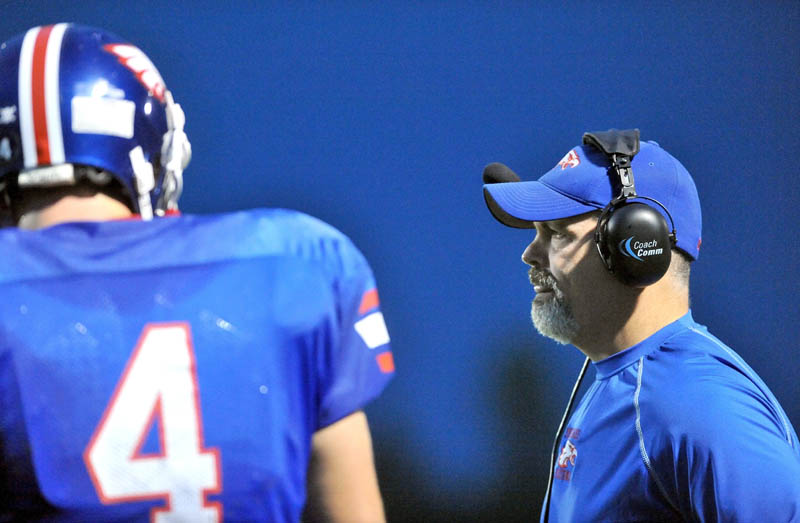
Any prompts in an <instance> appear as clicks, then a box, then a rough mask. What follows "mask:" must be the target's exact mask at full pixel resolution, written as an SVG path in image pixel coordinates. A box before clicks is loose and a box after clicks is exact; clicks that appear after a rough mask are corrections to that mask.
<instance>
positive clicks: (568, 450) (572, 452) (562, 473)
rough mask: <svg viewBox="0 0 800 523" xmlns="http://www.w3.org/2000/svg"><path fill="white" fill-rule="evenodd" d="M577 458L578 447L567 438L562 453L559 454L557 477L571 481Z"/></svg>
mask: <svg viewBox="0 0 800 523" xmlns="http://www.w3.org/2000/svg"><path fill="white" fill-rule="evenodd" d="M577 458H578V448H577V447H576V446H575V445H574V444H573V443H572V442H571V441H570V440H567V441H566V443H564V446H563V447H561V453H560V454H559V455H558V461H557V465H558V466H557V467H556V479H563V480H564V481H569V480H570V478H571V477H572V470H573V469H574V468H575V460H576V459H577Z"/></svg>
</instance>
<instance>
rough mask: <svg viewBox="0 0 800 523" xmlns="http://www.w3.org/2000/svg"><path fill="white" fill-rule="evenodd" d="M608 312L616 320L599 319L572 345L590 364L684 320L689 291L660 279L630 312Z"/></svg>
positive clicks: (604, 316) (622, 310)
mask: <svg viewBox="0 0 800 523" xmlns="http://www.w3.org/2000/svg"><path fill="white" fill-rule="evenodd" d="M611 309H612V311H614V312H616V313H617V317H613V314H612V315H603V317H602V318H600V321H597V322H595V323H596V324H597V325H596V326H595V327H594V328H593V329H591V332H584V333H582V335H581V336H579V339H577V340H576V342H575V344H574V345H575V346H576V347H578V349H580V351H581V352H583V353H584V354H586V355H587V356H588V357H589V358H590V359H591V360H592V361H600V360H602V359H605V358H607V357H609V356H612V355H614V354H616V353H618V352H621V351H623V350H625V349H627V348H629V347H632V346H633V345H636V344H637V343H639V342H641V341H644V340H645V339H647V338H648V337H650V336H652V335H653V334H655V333H656V332H658V331H659V330H661V329H662V328H664V327H666V326H667V325H669V324H670V323H672V322H674V321H676V320H677V319H679V318H681V317H682V316H684V315H685V314H686V313H687V312H689V291H688V288H682V287H680V286H677V285H676V284H675V282H674V281H669V280H668V279H667V278H664V279H662V280H661V281H659V282H658V283H656V284H654V285H652V286H650V287H647V288H645V289H643V290H642V291H641V293H639V294H638V296H637V297H636V299H635V300H634V301H633V302H632V303H631V304H630V308H626V307H613V308H611ZM582 330H583V329H582ZM586 331H589V329H586Z"/></svg>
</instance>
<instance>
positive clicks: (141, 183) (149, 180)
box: [128, 145, 156, 220]
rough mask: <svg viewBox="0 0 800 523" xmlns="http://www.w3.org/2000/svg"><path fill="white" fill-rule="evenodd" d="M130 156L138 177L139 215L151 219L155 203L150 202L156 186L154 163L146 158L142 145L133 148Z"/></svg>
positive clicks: (134, 172)
mask: <svg viewBox="0 0 800 523" xmlns="http://www.w3.org/2000/svg"><path fill="white" fill-rule="evenodd" d="M128 157H129V158H130V159H131V166H132V167H133V174H134V176H135V177H136V193H137V194H136V201H137V203H138V207H139V216H141V217H142V220H151V219H152V218H153V204H152V203H151V202H150V193H151V192H152V191H153V189H155V187H156V180H155V176H154V175H153V164H151V163H150V162H148V161H147V160H145V158H144V152H143V151H142V146H141V145H137V146H136V147H134V148H133V149H131V152H130V153H129V154H128Z"/></svg>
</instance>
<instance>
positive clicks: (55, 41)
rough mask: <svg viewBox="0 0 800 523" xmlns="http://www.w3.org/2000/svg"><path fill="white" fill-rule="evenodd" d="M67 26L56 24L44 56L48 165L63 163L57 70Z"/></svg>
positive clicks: (62, 137)
mask: <svg viewBox="0 0 800 523" xmlns="http://www.w3.org/2000/svg"><path fill="white" fill-rule="evenodd" d="M66 30H67V24H56V25H54V26H53V30H52V31H51V32H50V38H49V39H48V41H47V53H46V56H45V73H44V79H45V80H44V91H45V92H44V96H45V107H46V113H47V136H48V139H49V140H48V141H49V142H50V163H51V164H59V163H64V135H63V132H62V131H61V100H60V96H59V86H58V79H59V70H60V63H61V41H62V40H63V39H64V31H66Z"/></svg>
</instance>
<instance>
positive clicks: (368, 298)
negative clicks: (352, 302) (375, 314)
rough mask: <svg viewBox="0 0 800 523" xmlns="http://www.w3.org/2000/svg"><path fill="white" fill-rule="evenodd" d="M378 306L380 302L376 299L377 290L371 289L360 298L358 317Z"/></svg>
mask: <svg viewBox="0 0 800 523" xmlns="http://www.w3.org/2000/svg"><path fill="white" fill-rule="evenodd" d="M378 305H380V300H379V299H378V289H376V288H374V287H373V288H372V289H370V290H368V291H367V292H365V293H364V296H362V297H361V305H359V306H358V314H359V316H361V315H364V314H366V313H367V312H369V311H371V310H372V309H374V308H376V307H378Z"/></svg>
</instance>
